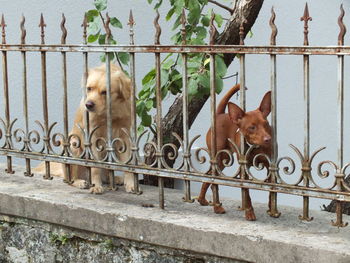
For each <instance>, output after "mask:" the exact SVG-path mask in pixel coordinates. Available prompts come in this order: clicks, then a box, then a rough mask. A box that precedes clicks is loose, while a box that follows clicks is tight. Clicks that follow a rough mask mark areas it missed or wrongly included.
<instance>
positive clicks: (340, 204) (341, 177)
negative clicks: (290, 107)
mask: <svg viewBox="0 0 350 263" xmlns="http://www.w3.org/2000/svg"><path fill="white" fill-rule="evenodd" d="M344 15H345V12H344V8H343V5H341V6H340V16H339V18H338V25H339V27H340V32H339V36H338V45H339V46H342V45H344V36H345V33H346V28H345V25H344V23H343V18H344ZM338 123H339V127H338V154H337V155H338V171H337V174H336V175H335V176H336V180H337V189H338V191H342V190H343V188H342V180H344V178H345V174H344V172H343V171H342V168H343V166H344V56H343V55H340V56H338ZM343 204H344V203H343V202H340V201H337V202H336V214H337V220H336V222H334V221H332V225H333V226H337V227H345V226H347V225H348V223H344V222H343Z"/></svg>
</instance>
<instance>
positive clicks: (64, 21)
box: [61, 13, 67, 44]
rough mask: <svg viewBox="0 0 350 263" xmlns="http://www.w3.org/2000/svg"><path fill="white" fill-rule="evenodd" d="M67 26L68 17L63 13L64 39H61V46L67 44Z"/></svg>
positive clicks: (62, 28) (62, 27)
mask: <svg viewBox="0 0 350 263" xmlns="http://www.w3.org/2000/svg"><path fill="white" fill-rule="evenodd" d="M65 24H66V17H65V15H64V14H63V13H62V22H61V30H62V37H61V44H66V38H67V29H66V27H65Z"/></svg>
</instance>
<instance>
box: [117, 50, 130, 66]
mask: <svg viewBox="0 0 350 263" xmlns="http://www.w3.org/2000/svg"><path fill="white" fill-rule="evenodd" d="M117 56H118V58H119V60H120V62H121V63H122V64H124V65H128V64H129V60H130V56H129V53H126V52H119V53H118V54H117Z"/></svg>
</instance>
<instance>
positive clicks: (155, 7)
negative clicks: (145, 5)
mask: <svg viewBox="0 0 350 263" xmlns="http://www.w3.org/2000/svg"><path fill="white" fill-rule="evenodd" d="M162 3H163V0H159V1H158V3H157V4H155V5H154V9H158V8H159V7H160V6H161V5H162Z"/></svg>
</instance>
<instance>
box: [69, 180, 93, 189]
mask: <svg viewBox="0 0 350 263" xmlns="http://www.w3.org/2000/svg"><path fill="white" fill-rule="evenodd" d="M72 185H73V186H75V187H77V188H80V189H87V188H88V187H89V184H88V182H87V181H85V180H81V179H78V180H74V182H73V184H72Z"/></svg>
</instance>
